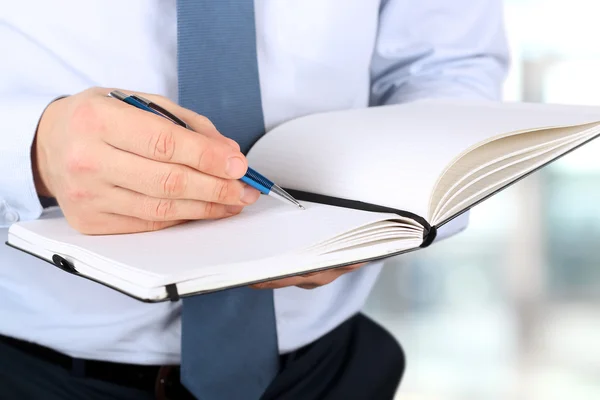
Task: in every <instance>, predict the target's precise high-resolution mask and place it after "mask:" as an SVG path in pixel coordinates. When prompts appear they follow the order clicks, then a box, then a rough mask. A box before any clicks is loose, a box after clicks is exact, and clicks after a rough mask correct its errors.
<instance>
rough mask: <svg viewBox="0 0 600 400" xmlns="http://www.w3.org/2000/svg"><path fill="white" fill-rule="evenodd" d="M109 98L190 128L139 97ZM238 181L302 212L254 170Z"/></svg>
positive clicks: (114, 94) (114, 93) (113, 94)
mask: <svg viewBox="0 0 600 400" xmlns="http://www.w3.org/2000/svg"><path fill="white" fill-rule="evenodd" d="M109 96H111V97H113V98H115V99H117V100H121V101H123V102H125V103H127V104H130V105H132V106H134V107H136V108H139V109H140V110H144V111H148V112H151V113H153V114H156V115H159V116H161V117H163V118H166V119H168V120H169V121H171V122H173V123H174V124H177V125H179V126H181V127H184V128H186V129H190V130H191V128H190V126H189V125H188V124H187V123H186V122H185V121H183V120H182V119H180V118H179V117H177V116H176V115H174V114H172V113H170V112H169V111H168V110H166V109H165V108H163V107H161V106H160V105H158V104H156V103H153V102H151V101H150V100H148V99H145V98H143V97H141V96H139V95H136V94H132V95H129V96H128V95H126V94H125V93H123V92H121V91H118V90H114V91H112V92H110V93H109ZM240 180H241V181H242V182H244V183H246V184H248V185H250V186H252V187H253V188H255V189H257V190H259V191H260V192H261V193H262V194H266V195H269V196H272V197H274V198H276V199H278V200H281V201H283V202H286V203H290V204H292V205H294V206H296V207H298V208H300V209H302V210H304V207H303V206H302V205H301V204H300V203H299V202H298V201H297V200H296V199H294V197H292V195H290V194H289V193H287V192H286V191H285V190H283V189H282V188H281V187H279V186H278V185H276V184H275V183H273V182H272V181H271V180H269V179H268V178H267V177H266V176H263V175H262V174H260V173H259V172H258V171H255V170H254V169H252V168H250V167H248V169H247V171H246V173H245V174H244V176H243V177H241V178H240Z"/></svg>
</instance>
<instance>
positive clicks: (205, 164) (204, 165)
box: [196, 144, 215, 171]
mask: <svg viewBox="0 0 600 400" xmlns="http://www.w3.org/2000/svg"><path fill="white" fill-rule="evenodd" d="M214 163H215V152H214V151H212V150H211V148H210V147H209V146H206V145H205V144H202V145H200V146H199V151H198V165H197V166H196V169H197V170H199V171H206V170H208V169H210V168H211V167H212V166H213V164H214Z"/></svg>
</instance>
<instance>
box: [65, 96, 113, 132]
mask: <svg viewBox="0 0 600 400" xmlns="http://www.w3.org/2000/svg"><path fill="white" fill-rule="evenodd" d="M69 127H70V129H71V130H73V131H74V132H77V133H87V132H97V131H101V130H102V129H104V127H105V123H104V121H103V119H102V118H101V111H100V110H99V107H98V104H97V103H96V101H95V99H94V97H92V96H90V97H87V96H86V97H84V98H82V99H80V100H79V101H77V103H76V104H75V105H74V106H73V112H72V114H71V119H70V126H69Z"/></svg>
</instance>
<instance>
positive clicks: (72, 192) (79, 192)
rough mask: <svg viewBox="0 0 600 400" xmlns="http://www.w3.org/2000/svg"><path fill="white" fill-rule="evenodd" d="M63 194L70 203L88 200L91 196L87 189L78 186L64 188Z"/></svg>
mask: <svg viewBox="0 0 600 400" xmlns="http://www.w3.org/2000/svg"><path fill="white" fill-rule="evenodd" d="M64 196H65V198H66V199H67V201H69V202H70V203H79V202H81V201H84V200H89V199H90V198H91V197H92V196H91V193H90V192H89V191H88V190H86V189H83V188H79V187H77V186H70V187H68V188H66V189H65V193H64Z"/></svg>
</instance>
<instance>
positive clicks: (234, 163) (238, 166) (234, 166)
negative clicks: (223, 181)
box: [225, 157, 246, 179]
mask: <svg viewBox="0 0 600 400" xmlns="http://www.w3.org/2000/svg"><path fill="white" fill-rule="evenodd" d="M225 172H226V173H227V175H229V176H230V177H232V178H234V179H238V178H240V177H242V176H244V174H245V173H246V164H245V163H244V161H243V160H242V159H241V158H239V157H230V158H229V159H228V160H227V168H226V169H225Z"/></svg>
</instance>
